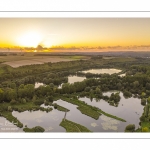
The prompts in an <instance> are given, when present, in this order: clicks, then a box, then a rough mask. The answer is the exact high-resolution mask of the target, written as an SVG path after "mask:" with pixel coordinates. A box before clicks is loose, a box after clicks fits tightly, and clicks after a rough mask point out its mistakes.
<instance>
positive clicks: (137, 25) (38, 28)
mask: <svg viewBox="0 0 150 150" xmlns="http://www.w3.org/2000/svg"><path fill="white" fill-rule="evenodd" d="M39 44H40V45H42V46H43V47H48V48H49V47H58V46H60V47H65V48H68V47H78V48H82V47H85V48H89V47H92V48H102V47H105V48H111V47H115V48H118V47H128V48H129V47H136V48H137V47H143V46H145V47H149V45H150V18H0V47H13V46H20V47H37V45H39Z"/></svg>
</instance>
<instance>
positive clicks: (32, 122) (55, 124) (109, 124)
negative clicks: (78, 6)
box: [13, 92, 143, 132]
mask: <svg viewBox="0 0 150 150" xmlns="http://www.w3.org/2000/svg"><path fill="white" fill-rule="evenodd" d="M110 94H111V92H107V93H104V95H108V96H110ZM120 96H121V100H120V103H119V105H118V107H114V106H111V105H109V104H108V103H107V102H106V101H104V100H98V101H96V100H95V99H93V101H91V100H90V99H89V98H86V97H85V98H80V100H82V101H85V102H86V103H88V104H90V105H92V106H96V107H99V108H100V109H102V110H103V111H105V112H107V113H110V114H112V115H116V116H118V117H121V118H123V119H125V120H126V121H127V122H121V121H118V120H115V119H113V118H109V117H107V116H105V115H101V116H100V117H99V119H98V120H95V119H93V118H91V117H88V116H86V115H84V114H82V113H81V112H80V111H79V110H78V109H77V106H76V105H73V104H70V103H68V102H65V101H62V100H58V101H56V102H55V103H57V104H59V105H61V106H63V107H65V108H67V109H69V110H70V111H69V112H67V115H66V119H68V120H71V121H73V122H76V123H79V124H81V125H83V126H85V127H87V128H88V129H89V130H91V131H93V132H124V129H125V127H126V126H127V125H128V124H135V125H136V128H137V127H138V126H139V117H140V116H141V115H142V112H143V106H142V105H141V104H140V99H137V98H129V99H125V98H124V97H123V94H122V93H120ZM41 106H42V107H44V105H41ZM13 115H14V116H15V117H17V118H18V119H19V120H20V121H21V122H22V123H23V124H24V125H27V126H28V127H29V128H32V127H34V126H41V127H43V128H44V129H45V130H46V131H45V132H65V129H64V128H63V127H61V126H59V124H60V122H61V121H62V119H63V118H64V115H65V112H61V111H58V110H56V109H53V110H52V111H51V112H48V113H46V112H43V111H32V112H29V111H25V112H22V113H19V112H16V111H13Z"/></svg>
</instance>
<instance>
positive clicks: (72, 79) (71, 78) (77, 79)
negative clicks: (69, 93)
mask: <svg viewBox="0 0 150 150" xmlns="http://www.w3.org/2000/svg"><path fill="white" fill-rule="evenodd" d="M84 79H86V77H78V76H68V83H70V84H71V83H74V82H82V81H83V80H84ZM62 85H63V83H62V84H61V85H59V86H58V88H62Z"/></svg>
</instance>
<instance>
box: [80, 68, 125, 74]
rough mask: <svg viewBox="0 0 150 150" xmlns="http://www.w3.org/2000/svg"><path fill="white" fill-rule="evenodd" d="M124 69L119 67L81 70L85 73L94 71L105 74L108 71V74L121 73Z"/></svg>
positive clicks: (94, 72)
mask: <svg viewBox="0 0 150 150" xmlns="http://www.w3.org/2000/svg"><path fill="white" fill-rule="evenodd" d="M121 71H122V70H119V69H114V68H112V69H90V70H85V71H81V72H83V73H93V74H104V73H107V74H110V75H111V74H114V73H119V72H121Z"/></svg>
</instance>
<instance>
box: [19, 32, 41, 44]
mask: <svg viewBox="0 0 150 150" xmlns="http://www.w3.org/2000/svg"><path fill="white" fill-rule="evenodd" d="M41 40H42V37H41V36H40V34H38V33H36V32H28V33H25V34H24V35H21V36H20V37H19V38H18V44H19V45H20V46H27V47H36V46H37V45H38V44H39V43H40V42H41Z"/></svg>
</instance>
